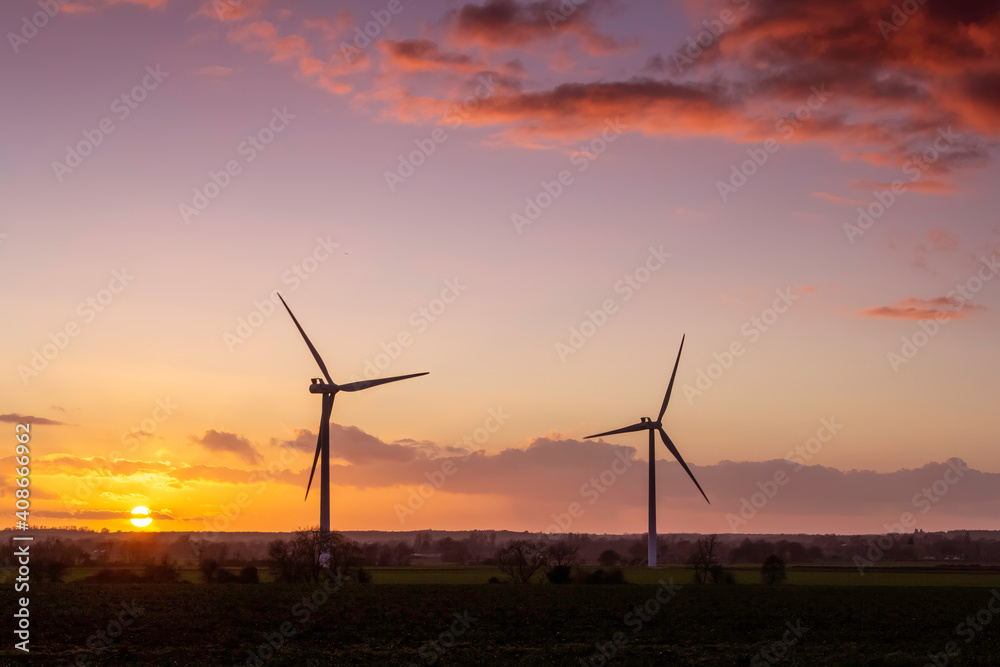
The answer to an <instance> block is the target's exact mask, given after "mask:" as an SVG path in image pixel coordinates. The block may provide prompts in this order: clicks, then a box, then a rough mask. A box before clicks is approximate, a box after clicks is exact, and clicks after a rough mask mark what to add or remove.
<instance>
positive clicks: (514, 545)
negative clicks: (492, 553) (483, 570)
mask: <svg viewBox="0 0 1000 667" xmlns="http://www.w3.org/2000/svg"><path fill="white" fill-rule="evenodd" d="M496 559H497V567H499V568H500V571H501V572H503V573H504V574H506V575H507V576H509V577H510V578H511V579H513V580H514V582H515V583H519V584H526V583H528V582H529V581H531V578H532V577H533V576H534V575H535V572H538V570H539V569H541V568H542V567H544V566H545V565H546V564H547V563H548V560H549V555H548V549H547V548H546V546H545V545H544V544H543V543H541V542H531V541H529V540H514V541H513V542H511V543H509V544H508V545H507V546H505V547H503V548H501V549H500V550H499V551H497V554H496Z"/></svg>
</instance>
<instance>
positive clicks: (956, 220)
mask: <svg viewBox="0 0 1000 667" xmlns="http://www.w3.org/2000/svg"><path fill="white" fill-rule="evenodd" d="M0 24H2V25H3V32H4V33H5V35H6V36H5V41H6V42H7V44H5V45H3V46H0V50H2V51H3V55H2V56H0V77H2V81H3V86H4V95H3V100H4V101H3V108H4V118H5V121H6V122H5V123H3V124H2V125H0V141H2V146H3V152H2V157H0V197H2V201H3V202H4V205H3V207H2V212H0V280H2V283H0V284H2V285H3V286H4V288H3V289H2V290H0V299H2V304H3V309H4V312H5V313H7V320H6V326H5V332H4V345H3V346H2V347H0V369H2V372H3V373H4V375H5V379H4V381H3V382H2V383H0V413H2V414H0V424H2V427H3V428H2V431H3V432H6V433H8V435H7V438H6V440H7V442H8V445H5V446H4V447H5V449H7V451H6V452H2V451H0V463H2V464H3V465H2V466H0V467H2V472H0V477H2V479H0V482H2V486H0V495H2V496H3V499H4V502H10V503H11V504H13V501H14V496H13V489H14V479H13V476H12V474H11V471H12V469H13V467H14V458H13V457H14V445H15V444H16V443H15V440H14V429H15V426H16V425H17V424H18V423H30V424H31V425H32V426H31V434H32V439H31V448H32V449H31V452H32V461H31V480H32V486H31V489H32V506H31V512H32V514H31V522H32V523H33V524H35V525H49V526H68V525H77V526H87V527H90V528H93V529H95V530H96V529H100V528H109V529H111V530H117V529H122V530H127V529H131V526H130V525H129V523H128V518H129V512H130V510H131V509H132V508H133V507H136V506H146V507H148V508H149V509H150V511H151V516H152V517H153V519H154V520H153V523H152V525H151V526H150V527H149V528H147V529H146V530H213V531H229V530H231V531H247V530H262V531H263V530H266V531H275V530H294V529H297V528H301V527H306V526H312V525H316V524H317V522H318V504H319V497H318V494H310V496H309V499H308V500H307V501H305V500H304V499H303V496H304V489H305V485H306V481H307V480H308V476H309V471H310V467H311V462H312V461H311V459H312V453H313V450H314V449H315V446H316V445H315V442H316V437H317V432H318V426H319V425H318V421H319V414H320V402H319V396H317V395H314V394H310V393H309V392H308V384H309V380H310V378H313V377H318V376H319V375H320V373H319V372H318V368H317V367H316V364H315V362H314V361H313V359H312V358H311V356H310V354H309V351H308V349H307V348H306V346H305V345H304V343H303V341H302V340H301V338H300V336H299V334H298V333H297V331H296V330H295V327H294V325H293V323H292V322H291V320H290V318H289V317H288V316H287V314H286V313H285V312H284V311H283V309H282V308H281V307H280V303H279V302H278V301H277V298H276V296H275V294H276V293H278V292H280V293H281V295H282V296H283V297H284V298H285V299H286V301H287V302H288V304H289V306H290V307H291V308H292V310H293V311H294V312H295V314H296V316H297V317H298V319H299V321H300V322H301V324H302V326H303V327H304V329H305V331H306V332H307V333H308V334H309V335H310V337H311V339H312V342H313V343H314V344H315V345H316V347H317V348H318V350H319V351H320V353H321V354H322V355H323V358H324V359H325V361H326V364H327V366H328V367H329V368H330V371H331V374H332V376H333V378H334V380H335V381H337V382H340V383H344V382H350V381H354V380H359V379H362V378H371V377H381V376H388V375H401V374H408V373H417V372H424V371H427V372H429V373H430V374H429V375H427V376H425V377H421V378H416V379H412V380H407V381H405V382H400V383H395V384H392V385H388V386H384V387H379V388H377V389H371V390H369V391H365V392H361V393H353V394H346V393H342V394H340V395H339V396H338V397H337V401H336V403H335V406H334V410H333V420H332V422H333V425H332V426H331V450H332V454H333V461H332V464H331V468H332V472H331V476H332V482H333V488H332V493H331V495H332V526H333V528H334V529H343V530H413V529H422V528H435V529H450V530H464V529H490V528H493V529H508V530H518V531H523V530H526V531H549V532H565V531H567V530H569V531H573V532H596V533H605V532H606V533H629V532H632V533H642V532H644V531H645V526H646V507H645V503H646V472H647V461H648V460H649V452H648V446H647V442H646V440H645V439H644V437H645V436H644V435H643V434H637V433H630V434H623V435H616V436H607V437H605V438H602V439H598V440H585V436H586V435H589V434H592V433H597V432H603V431H608V430H611V429H614V428H618V427H622V426H626V425H628V424H631V423H634V422H636V421H638V419H639V418H640V417H642V416H649V417H654V418H655V416H656V414H655V413H656V411H657V410H658V408H659V405H660V402H661V401H662V399H663V394H664V391H665V388H666V385H667V383H668V381H669V378H670V374H671V371H672V369H673V364H674V362H675V359H676V355H677V351H678V347H679V345H680V343H681V340H682V336H684V347H683V353H682V355H681V357H680V362H679V365H678V369H677V375H676V380H675V385H674V391H673V395H672V398H671V401H670V405H669V407H668V409H667V412H666V414H665V416H664V418H663V424H664V428H665V429H666V431H667V432H668V433H669V434H670V437H671V438H672V440H673V441H674V442H675V443H676V444H677V446H678V448H679V449H680V451H681V453H682V454H683V456H684V457H685V460H686V461H687V462H688V463H689V464H690V466H691V469H692V471H693V472H694V474H695V475H696V476H697V478H698V480H699V482H700V484H701V486H702V487H703V488H704V489H705V492H706V494H707V496H708V498H709V499H710V500H711V504H707V503H705V502H704V500H703V499H702V498H701V496H700V494H698V492H697V489H696V488H695V487H694V485H693V484H692V483H691V482H690V480H689V479H688V478H687V476H686V475H685V473H684V471H683V470H682V469H681V467H680V466H679V465H678V464H677V463H676V462H675V461H674V460H673V457H672V456H671V455H670V453H669V452H668V451H667V450H666V448H664V447H663V446H662V445H660V444H657V445H656V450H655V458H656V469H657V470H656V473H657V492H658V527H659V530H660V532H662V533H665V532H672V531H676V532H704V533H710V532H745V533H754V532H760V533H763V532H809V533H826V532H885V531H887V530H889V529H890V528H891V527H892V526H893V525H895V524H898V523H899V522H901V521H902V520H903V519H904V518H905V517H907V516H909V517H910V519H912V521H909V522H908V523H913V524H914V526H915V527H917V528H921V529H924V530H943V529H952V528H970V529H971V528H980V529H990V528H992V529H997V528H1000V524H998V522H997V520H996V516H997V512H998V510H1000V484H998V483H997V482H998V481H1000V477H998V475H1000V448H998V447H996V444H997V443H996V430H995V417H994V414H995V405H996V395H997V394H996V386H997V383H996V377H997V370H998V368H1000V351H998V347H997V345H996V332H997V331H998V325H1000V318H998V314H997V313H998V307H1000V280H998V279H997V275H998V273H1000V264H998V263H997V255H998V254H1000V224H998V222H997V216H996V211H997V210H1000V190H998V189H997V188H996V183H997V179H998V176H1000V169H998V167H997V157H998V151H997V140H998V138H1000V58H998V56H1000V5H998V4H997V3H996V2H971V1H963V2H943V1H935V0H928V1H927V2H926V3H919V4H918V3H910V4H908V3H902V4H901V5H900V4H898V3H897V4H893V3H890V2H876V1H873V0H854V1H850V2H841V1H839V0H838V1H837V2H834V1H833V0H829V1H826V0H823V1H820V2H812V3H798V2H778V1H774V0H738V1H729V0H727V1H725V2H699V1H695V0H691V1H689V2H638V1H625V0H620V1H616V0H564V1H563V2H561V3H560V2H557V1H555V0H537V1H533V2H518V1H515V0H477V1H476V2H469V3H464V2H462V1H461V0H456V1H449V2H420V3H418V2H412V0H386V2H381V1H377V2H366V3H361V2H344V3H322V2H309V1H305V0H303V1H297V2H289V3H278V2H273V1H270V0H243V2H222V1H221V0H220V1H218V2H213V1H208V2H205V1H203V0H197V1H190V0H79V1H76V2H65V3H61V4H60V3H56V2H54V0H53V1H49V2H46V1H45V0H42V1H41V2H26V1H21V0H18V1H15V2H6V3H3V5H2V7H0ZM8 429H9V430H8ZM907 527H911V526H909V525H908V526H907Z"/></svg>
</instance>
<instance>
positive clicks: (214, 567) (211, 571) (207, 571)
mask: <svg viewBox="0 0 1000 667" xmlns="http://www.w3.org/2000/svg"><path fill="white" fill-rule="evenodd" d="M198 569H199V570H201V578H202V579H204V580H205V583H206V584H210V583H212V582H213V581H215V575H216V573H217V572H218V571H219V563H218V561H216V560H215V559H214V558H201V559H199V560H198Z"/></svg>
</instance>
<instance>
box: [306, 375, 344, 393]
mask: <svg viewBox="0 0 1000 667" xmlns="http://www.w3.org/2000/svg"><path fill="white" fill-rule="evenodd" d="M339 389H340V388H339V387H338V386H337V385H335V384H327V383H326V382H323V380H322V379H321V378H313V379H312V384H310V385H309V393H310V394H336V393H337V391H338V390H339Z"/></svg>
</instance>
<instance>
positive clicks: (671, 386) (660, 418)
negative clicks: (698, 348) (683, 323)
mask: <svg viewBox="0 0 1000 667" xmlns="http://www.w3.org/2000/svg"><path fill="white" fill-rule="evenodd" d="M683 350H684V336H681V348H680V349H679V350H677V361H675V362H674V372H673V373H671V374H670V384H668V385H667V393H666V395H664V397H663V405H661V406H660V414H659V415H658V416H657V417H656V421H663V413H664V412H666V411H667V403H669V402H670V392H672V391H673V390H674V377H675V376H676V375H677V365H678V364H679V363H681V352H682V351H683Z"/></svg>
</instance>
